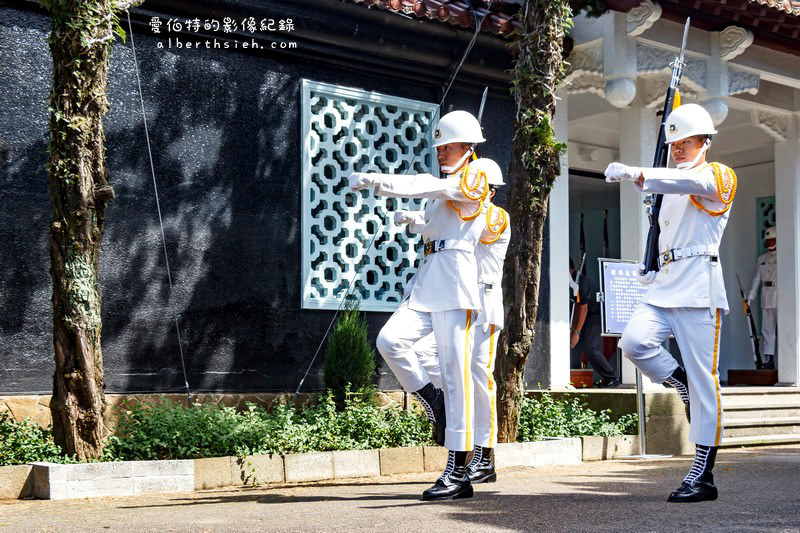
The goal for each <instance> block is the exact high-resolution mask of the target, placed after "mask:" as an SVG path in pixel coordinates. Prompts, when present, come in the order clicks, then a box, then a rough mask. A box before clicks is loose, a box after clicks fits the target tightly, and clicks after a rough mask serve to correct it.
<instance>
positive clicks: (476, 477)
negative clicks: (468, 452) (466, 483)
mask: <svg viewBox="0 0 800 533" xmlns="http://www.w3.org/2000/svg"><path fill="white" fill-rule="evenodd" d="M467 477H469V480H470V482H471V483H472V484H473V485H475V484H478V483H494V482H495V481H497V473H496V472H495V470H494V464H493V463H492V449H491V448H484V447H483V446H475V451H474V452H473V454H472V460H471V461H470V462H469V464H468V465H467Z"/></svg>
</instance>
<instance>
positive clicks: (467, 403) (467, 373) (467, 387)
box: [464, 309, 472, 450]
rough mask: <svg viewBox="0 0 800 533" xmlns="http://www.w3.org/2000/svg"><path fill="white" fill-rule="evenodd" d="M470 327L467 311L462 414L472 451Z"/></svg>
mask: <svg viewBox="0 0 800 533" xmlns="http://www.w3.org/2000/svg"><path fill="white" fill-rule="evenodd" d="M470 326H472V310H470V309H468V310H467V328H466V331H465V333H464V414H465V415H466V417H467V423H466V432H467V442H466V447H467V450H471V449H472V395H471V394H470V392H471V387H472V369H471V368H470V347H469V328H470Z"/></svg>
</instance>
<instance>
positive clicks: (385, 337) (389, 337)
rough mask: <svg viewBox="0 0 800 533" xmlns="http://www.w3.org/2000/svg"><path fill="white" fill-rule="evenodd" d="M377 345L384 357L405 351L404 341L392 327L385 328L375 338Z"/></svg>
mask: <svg viewBox="0 0 800 533" xmlns="http://www.w3.org/2000/svg"><path fill="white" fill-rule="evenodd" d="M375 347H376V348H378V352H380V354H381V355H382V356H383V357H384V358H386V357H392V356H395V355H397V354H398V353H400V352H402V351H403V342H402V340H401V339H400V338H399V337H398V336H397V335H394V333H393V332H392V331H391V329H389V328H383V329H381V331H380V333H378V338H377V339H376V340H375Z"/></svg>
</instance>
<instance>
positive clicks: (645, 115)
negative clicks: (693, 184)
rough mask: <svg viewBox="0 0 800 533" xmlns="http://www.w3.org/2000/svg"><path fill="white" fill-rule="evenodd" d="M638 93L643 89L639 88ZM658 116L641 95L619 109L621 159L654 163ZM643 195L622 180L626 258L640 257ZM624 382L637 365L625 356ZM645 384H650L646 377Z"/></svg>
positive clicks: (630, 379) (622, 244) (630, 380)
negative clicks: (647, 106)
mask: <svg viewBox="0 0 800 533" xmlns="http://www.w3.org/2000/svg"><path fill="white" fill-rule="evenodd" d="M637 92H638V93H639V95H641V94H642V93H643V91H637ZM658 126H659V117H657V116H656V109H649V108H646V107H644V105H642V102H641V97H640V96H638V95H637V97H636V98H635V99H634V100H633V102H631V105H630V107H628V108H626V109H622V110H621V111H620V113H619V156H620V157H619V160H620V161H621V162H622V163H625V164H627V165H634V166H642V167H651V166H653V156H654V154H655V149H656V140H657V138H658ZM643 200H644V195H643V194H641V193H639V192H638V191H637V190H636V189H635V188H634V186H633V184H632V183H630V182H623V183H622V184H621V186H620V189H619V208H620V209H619V218H620V253H621V258H622V259H626V260H635V261H641V260H642V258H643V257H644V247H645V243H646V241H647V232H648V230H649V228H650V223H649V222H648V220H647V213H646V211H645V206H644V203H643ZM622 382H623V383H625V384H634V383H636V374H635V367H634V366H633V363H631V362H630V361H628V360H627V359H626V358H624V357H623V358H622ZM644 383H645V385H647V384H649V380H648V379H647V377H644Z"/></svg>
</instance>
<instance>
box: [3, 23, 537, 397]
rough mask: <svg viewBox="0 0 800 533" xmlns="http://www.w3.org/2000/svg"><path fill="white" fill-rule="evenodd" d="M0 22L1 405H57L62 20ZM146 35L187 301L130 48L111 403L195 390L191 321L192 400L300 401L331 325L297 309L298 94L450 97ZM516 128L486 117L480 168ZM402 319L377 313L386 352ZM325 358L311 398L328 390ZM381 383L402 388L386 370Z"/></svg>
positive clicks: (117, 148) (116, 180) (156, 128)
mask: <svg viewBox="0 0 800 533" xmlns="http://www.w3.org/2000/svg"><path fill="white" fill-rule="evenodd" d="M0 14H1V16H0V19H1V20H0V58H2V59H0V106H2V108H3V110H4V112H3V113H0V161H1V162H2V165H1V166H0V206H2V208H0V242H2V243H3V246H2V251H0V304H2V314H0V393H34V392H44V393H47V392H49V391H50V389H51V379H52V368H53V363H52V338H51V326H50V321H51V308H50V302H49V298H50V280H49V274H48V266H49V255H48V248H47V246H48V244H47V225H48V222H49V216H50V214H49V196H48V189H47V176H46V173H45V169H44V162H45V158H46V147H47V142H48V135H49V134H48V129H47V99H48V91H49V86H50V76H51V65H50V57H49V50H48V48H47V44H46V38H47V34H48V32H49V20H48V18H47V17H46V16H43V15H40V14H38V13H34V12H31V11H26V10H23V9H15V8H10V7H2V8H0ZM135 39H136V48H137V55H138V65H139V69H140V73H141V80H142V92H143V97H144V105H145V109H146V113H147V123H148V128H149V133H150V141H151V146H152V155H153V161H154V167H155V168H154V170H155V176H156V180H157V183H158V193H159V196H160V200H161V210H162V216H163V223H164V231H165V237H166V247H167V251H168V259H169V264H170V267H171V271H172V284H173V287H174V292H173V295H172V298H171V299H170V291H169V282H168V279H167V271H166V268H165V261H164V249H163V247H162V239H161V230H160V226H159V219H158V212H157V209H156V202H155V196H154V191H153V182H152V177H151V173H150V161H149V158H148V153H147V145H146V142H145V131H144V124H143V120H142V114H141V104H140V102H139V94H138V89H137V85H136V77H135V70H134V63H133V54H132V51H131V48H130V40H129V41H128V43H127V44H122V43H117V44H116V45H115V46H114V50H113V51H112V55H111V58H112V59H111V70H110V72H109V98H110V102H111V111H110V112H109V114H108V115H107V117H106V120H105V127H106V135H107V154H108V167H109V175H110V182H111V183H112V184H113V186H114V188H115V190H116V194H117V197H116V199H115V200H113V201H112V202H111V203H110V205H109V208H108V211H107V223H106V233H105V237H104V240H103V253H102V259H101V284H102V289H103V298H104V301H103V322H104V329H103V355H104V360H105V368H106V383H107V390H108V391H114V392H132V391H173V390H180V389H182V387H183V376H182V371H181V360H180V351H179V346H178V339H177V335H176V331H175V317H176V316H177V320H178V324H179V326H180V335H181V339H182V347H183V352H184V356H185V360H186V368H187V372H188V381H189V385H190V387H191V389H192V390H197V391H199V390H213V391H271V390H287V389H294V388H295V387H296V386H297V383H298V382H299V380H300V378H301V376H302V374H303V372H305V369H306V367H307V365H308V364H309V362H310V361H311V358H312V356H313V354H314V352H315V350H316V348H317V346H318V345H319V343H320V340H321V339H322V337H323V334H324V332H325V329H326V328H327V326H328V323H329V321H330V319H331V317H332V316H333V312H330V311H311V310H302V309H300V301H301V283H300V267H301V265H300V242H299V239H300V235H301V223H302V222H301V202H300V186H301V175H300V161H301V153H300V148H301V147H300V142H299V140H300V113H301V109H300V105H301V103H300V101H301V97H300V84H301V81H302V79H303V78H304V77H306V78H310V79H314V80H317V81H325V82H330V83H337V84H340V85H345V86H352V87H358V88H363V89H367V90H373V91H378V92H382V93H387V94H392V95H397V96H402V97H406V98H414V99H419V100H425V101H437V100H438V98H439V90H440V89H439V87H438V86H436V85H434V84H426V83H424V80H421V81H420V83H418V84H408V83H397V82H396V81H394V80H392V79H390V78H388V77H380V76H375V75H369V74H366V73H359V72H356V71H352V70H346V69H341V68H335V67H328V66H324V65H316V66H314V67H313V69H311V68H309V64H308V63H303V62H292V61H290V60H288V59H286V58H285V57H282V56H275V57H271V56H270V57H266V56H264V55H256V54H246V53H242V52H239V51H231V50H214V49H197V50H195V49H191V50H165V49H157V48H156V45H157V43H158V42H159V40H158V39H156V38H155V37H153V36H152V35H147V34H139V33H137V34H135ZM387 68H388V67H387ZM479 98H480V97H479V96H476V95H475V94H458V93H453V95H452V99H451V100H452V103H453V104H454V106H455V108H462V106H463V108H464V109H470V110H472V109H475V110H477V106H478V102H479ZM449 103H450V102H448V104H449ZM448 104H446V105H445V109H447V107H448ZM512 116H513V105H512V102H511V101H510V100H505V99H503V100H500V99H494V98H492V99H490V101H489V102H488V103H487V108H486V112H485V116H484V125H485V129H486V133H487V135H486V136H487V138H489V139H490V142H487V143H486V145H485V146H484V147H482V150H481V154H482V155H485V156H487V157H492V158H495V159H496V160H497V161H498V162H499V163H500V164H501V166H502V167H504V168H505V167H506V165H507V163H508V157H509V156H510V141H511V124H512ZM499 203H500V204H501V205H502V204H503V203H504V202H503V197H502V196H500V197H499ZM543 280H544V278H543ZM543 290H544V289H543ZM546 308H547V305H546V304H545V301H544V299H543V301H542V306H541V309H546ZM387 318H388V315H387V314H386V313H369V314H368V324H369V333H370V336H371V338H372V339H374V337H375V336H376V335H377V333H378V331H379V329H380V327H381V326H382V325H383V323H384V322H385V321H386V319H387ZM544 318H546V317H542V313H541V312H540V321H541V320H543V319H544ZM544 340H545V339H543V337H542V336H541V335H539V337H538V341H537V342H542V341H544ZM542 346H547V344H546V343H545V344H543V345H542ZM321 357H322V355H320V357H318V359H317V361H316V363H315V366H314V368H313V369H312V373H311V375H310V376H309V379H308V380H307V381H306V385H305V387H304V389H306V390H309V389H316V388H319V387H320V386H321V374H320V372H321V368H322V360H321ZM380 384H381V386H382V387H384V388H399V387H398V386H397V384H396V381H395V380H394V378H393V377H391V376H390V374H389V373H388V371H387V370H386V368H385V366H383V365H381V381H380Z"/></svg>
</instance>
